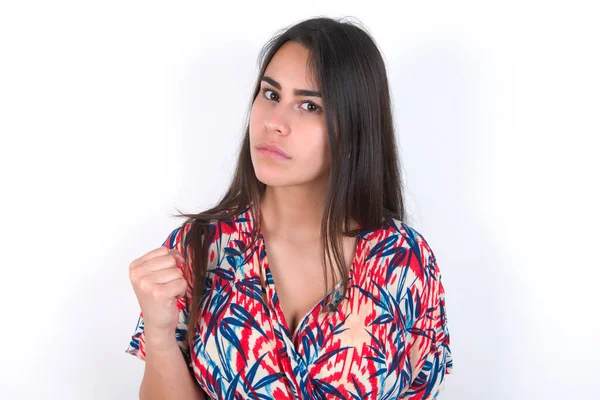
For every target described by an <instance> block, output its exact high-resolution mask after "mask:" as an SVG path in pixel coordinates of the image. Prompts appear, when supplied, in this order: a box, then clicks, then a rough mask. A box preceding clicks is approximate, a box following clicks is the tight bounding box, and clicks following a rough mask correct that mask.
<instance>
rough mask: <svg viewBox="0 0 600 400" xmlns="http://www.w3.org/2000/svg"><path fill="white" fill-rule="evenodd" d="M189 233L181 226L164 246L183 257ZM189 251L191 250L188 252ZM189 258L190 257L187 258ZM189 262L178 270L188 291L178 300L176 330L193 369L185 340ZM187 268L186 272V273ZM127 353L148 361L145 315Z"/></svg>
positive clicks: (189, 283) (167, 239)
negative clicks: (184, 244)
mask: <svg viewBox="0 0 600 400" xmlns="http://www.w3.org/2000/svg"><path fill="white" fill-rule="evenodd" d="M188 231H189V225H185V226H180V227H178V228H176V229H175V230H173V231H172V232H171V233H170V234H169V235H168V236H167V238H166V239H165V241H164V242H163V244H162V246H163V247H166V248H168V249H177V250H178V251H179V252H180V253H181V254H182V255H183V240H182V235H183V236H184V237H185V234H187V232H188ZM188 251H189V250H188ZM186 258H189V257H186ZM190 265H191V264H189V262H188V261H187V260H186V263H185V266H184V265H179V266H178V267H177V268H179V269H182V271H183V272H184V274H183V276H184V278H185V279H186V281H187V283H188V289H187V291H186V294H185V295H184V296H183V297H181V298H180V299H178V300H177V308H178V309H179V322H178V323H177V327H176V328H175V332H174V333H175V338H176V339H177V344H178V345H179V348H180V349H181V352H182V353H183V356H184V358H185V360H186V363H187V365H188V367H191V360H190V353H189V346H188V344H187V342H186V340H185V337H186V335H187V330H188V329H187V323H188V310H189V306H188V304H189V303H191V296H192V291H191V287H192V283H193V277H192V268H191V266H190ZM184 268H185V271H184ZM125 352H126V353H129V354H131V355H134V356H136V357H138V358H139V359H141V360H146V349H145V336H144V316H143V313H142V312H140V314H139V317H138V321H137V325H136V328H135V332H134V334H133V335H132V336H131V339H130V342H129V346H128V347H127V349H126V350H125Z"/></svg>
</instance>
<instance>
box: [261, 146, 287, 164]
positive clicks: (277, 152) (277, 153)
mask: <svg viewBox="0 0 600 400" xmlns="http://www.w3.org/2000/svg"><path fill="white" fill-rule="evenodd" d="M256 149H257V150H258V152H259V153H260V154H262V155H263V156H265V157H269V158H273V159H277V160H289V159H291V158H292V157H290V156H289V155H288V154H287V153H286V152H285V151H283V150H282V149H280V148H279V147H277V146H276V145H272V144H268V143H264V144H260V145H258V146H256Z"/></svg>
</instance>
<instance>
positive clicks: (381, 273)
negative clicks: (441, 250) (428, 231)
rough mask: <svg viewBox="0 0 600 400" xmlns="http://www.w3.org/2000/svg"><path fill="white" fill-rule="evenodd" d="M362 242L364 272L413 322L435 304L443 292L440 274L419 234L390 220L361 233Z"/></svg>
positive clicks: (434, 257) (397, 221)
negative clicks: (411, 316)
mask: <svg viewBox="0 0 600 400" xmlns="http://www.w3.org/2000/svg"><path fill="white" fill-rule="evenodd" d="M365 240H366V241H367V242H366V246H365V254H364V260H365V266H366V269H367V270H368V271H369V274H370V277H371V279H372V280H373V281H374V282H375V283H376V284H377V286H379V287H380V288H381V289H382V290H383V291H384V292H385V293H386V294H387V296H389V299H388V300H389V301H390V302H393V303H394V304H396V305H397V306H398V307H400V309H404V310H409V309H410V310H412V312H411V314H413V312H414V315H413V316H414V317H415V319H416V318H417V316H419V315H421V314H423V313H424V312H425V310H426V309H427V308H428V307H431V306H434V305H435V304H436V303H437V302H438V301H439V297H440V294H442V293H443V287H442V284H441V272H440V269H439V266H438V263H437V260H436V256H435V254H434V252H433V250H432V248H431V246H430V245H429V243H428V241H427V240H426V239H425V237H424V236H423V234H421V233H420V232H419V231H417V230H416V229H415V228H413V227H412V226H410V225H408V224H406V223H404V222H402V221H399V220H396V219H391V220H388V222H386V223H385V224H384V225H383V226H382V227H380V228H378V229H376V230H373V231H371V232H368V233H367V234H365Z"/></svg>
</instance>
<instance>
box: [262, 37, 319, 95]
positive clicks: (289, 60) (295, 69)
mask: <svg viewBox="0 0 600 400" xmlns="http://www.w3.org/2000/svg"><path fill="white" fill-rule="evenodd" d="M308 61H309V51H308V49H307V48H306V47H304V46H303V45H301V44H300V43H297V42H292V41H289V42H286V43H285V44H283V46H281V47H280V48H279V49H278V50H277V52H275V54H274V55H273V58H272V59H271V61H270V62H269V64H268V65H267V68H266V69H265V75H266V76H268V77H270V78H273V79H275V80H276V81H277V82H279V83H280V84H281V86H282V89H283V90H285V89H314V90H318V88H317V87H316V86H315V85H314V84H313V82H311V79H312V77H313V73H312V71H311V70H310V69H309V67H308Z"/></svg>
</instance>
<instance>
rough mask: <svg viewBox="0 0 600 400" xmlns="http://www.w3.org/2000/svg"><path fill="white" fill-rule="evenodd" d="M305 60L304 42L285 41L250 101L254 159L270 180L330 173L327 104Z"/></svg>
mask: <svg viewBox="0 0 600 400" xmlns="http://www.w3.org/2000/svg"><path fill="white" fill-rule="evenodd" d="M307 61H308V50H307V49H306V48H304V47H303V46H302V45H300V44H298V43H296V42H286V43H285V44H284V45H283V46H281V47H280V48H279V50H278V51H277V52H276V53H275V55H274V56H273V58H272V59H271V61H270V63H269V64H268V66H267V68H266V70H265V73H264V75H263V77H262V80H261V82H260V85H261V90H260V91H259V92H258V95H257V96H256V99H254V103H253V104H252V111H251V114H250V152H251V158H252V164H253V165H254V170H255V172H256V176H257V178H258V180H260V181H261V182H262V183H264V184H266V185H268V186H299V185H319V184H322V183H323V182H324V180H325V179H326V178H327V176H328V172H329V165H330V156H329V145H328V139H327V129H326V122H325V110H324V104H323V101H322V99H321V97H320V94H319V93H318V92H319V88H317V87H315V86H314V85H313V84H311V82H310V77H311V72H310V71H309V70H308V69H307V65H306V64H307ZM313 92H314V93H313ZM264 145H273V146H277V147H279V148H280V149H281V150H283V151H284V152H285V153H286V154H287V157H285V158H284V157H281V156H277V155H276V154H274V153H272V152H270V151H268V150H260V149H259V148H260V147H261V146H264Z"/></svg>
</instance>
